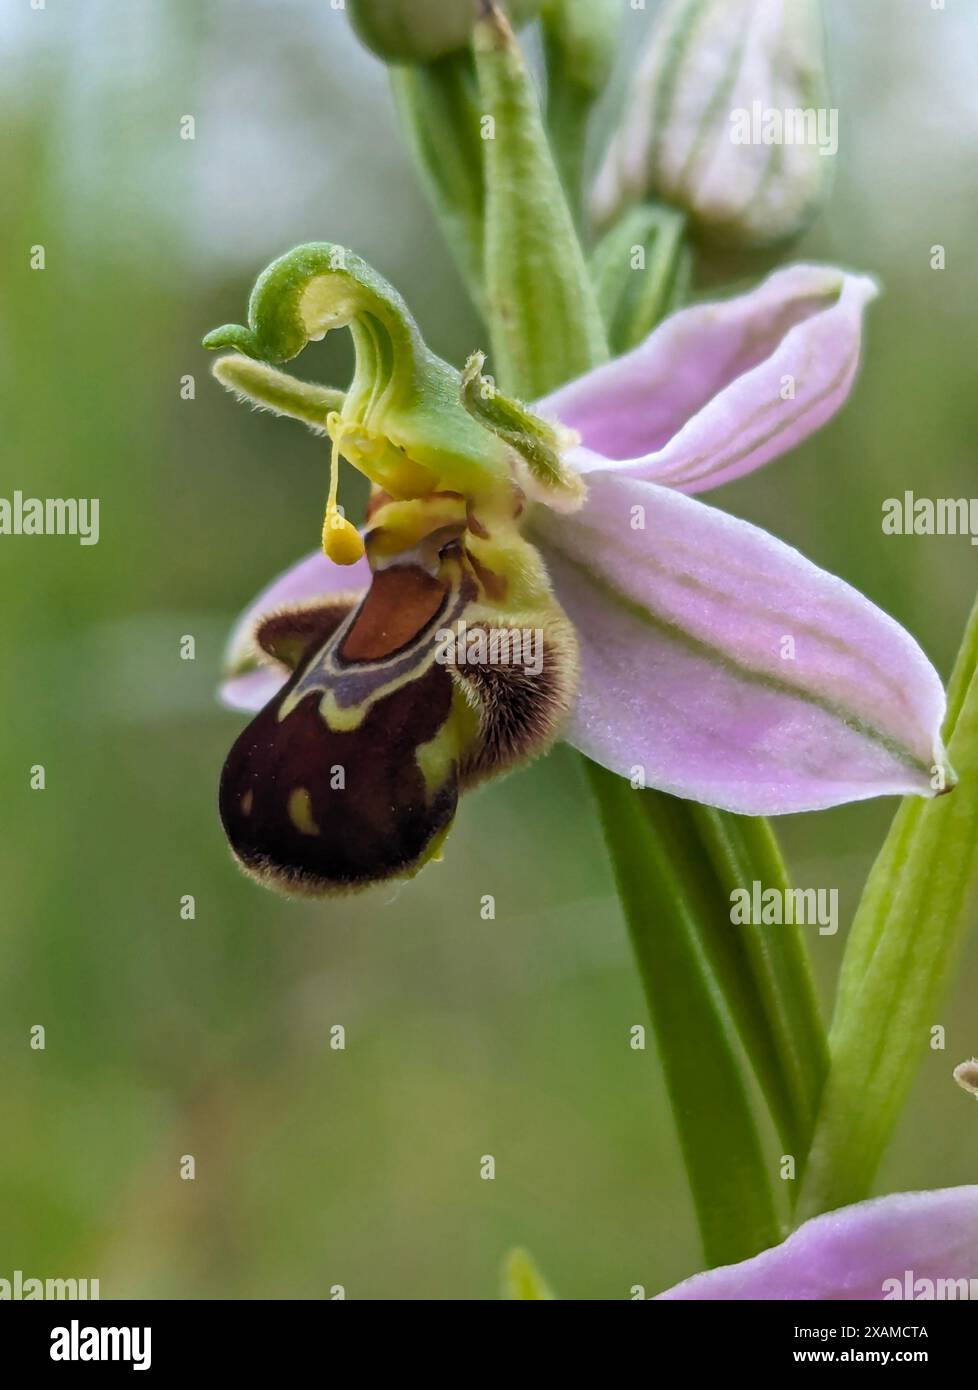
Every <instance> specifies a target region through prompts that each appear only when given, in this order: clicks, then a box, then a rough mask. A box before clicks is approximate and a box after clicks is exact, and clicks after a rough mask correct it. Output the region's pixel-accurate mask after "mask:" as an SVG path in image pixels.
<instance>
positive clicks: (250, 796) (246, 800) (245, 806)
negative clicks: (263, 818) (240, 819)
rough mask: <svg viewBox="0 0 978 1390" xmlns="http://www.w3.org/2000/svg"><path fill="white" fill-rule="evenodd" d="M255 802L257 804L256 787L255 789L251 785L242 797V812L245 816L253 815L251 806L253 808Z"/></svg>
mask: <svg viewBox="0 0 978 1390" xmlns="http://www.w3.org/2000/svg"><path fill="white" fill-rule="evenodd" d="M254 804H255V793H254V789H253V788H252V787H249V788H248V790H247V791H246V792H245V794H244V796H243V797H242V798H241V814H242V815H243V816H250V815H251V808H252V806H253V805H254Z"/></svg>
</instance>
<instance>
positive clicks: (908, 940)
mask: <svg viewBox="0 0 978 1390" xmlns="http://www.w3.org/2000/svg"><path fill="white" fill-rule="evenodd" d="M946 738H947V742H948V748H949V754H950V760H951V763H952V765H953V766H954V767H955V768H956V769H957V772H958V776H959V779H960V780H959V783H958V786H957V787H956V789H955V790H954V792H953V793H952V794H951V795H950V796H941V797H937V798H935V799H934V800H930V801H924V800H921V799H920V798H919V797H908V798H906V800H904V801H903V803H902V804H901V806H900V808H899V810H898V811H897V813H896V816H895V817H894V820H893V824H892V826H891V828H890V833H889V835H888V836H887V838H886V840H885V842H884V844H883V848H882V850H881V851H880V854H879V857H878V858H877V860H876V863H875V864H874V865H873V869H872V872H871V873H870V876H869V879H868V881H867V883H866V888H865V890H864V892H863V896H862V900H861V901H860V904H859V907H858V909H857V912H856V917H855V920H854V922H853V925H852V930H851V931H850V933H849V941H848V944H847V946H846V953H845V956H844V958H843V962H842V971H841V975H840V982H839V993H838V998H837V1004H836V1012H835V1018H834V1020H833V1023H832V1031H831V1034H830V1037H829V1043H830V1048H831V1064H830V1068H829V1074H828V1080H827V1082H826V1086H825V1093H824V1097H823V1100H822V1105H821V1108H820V1112H819V1117H818V1122H817V1125H816V1129H815V1137H814V1140H813V1143H812V1149H811V1155H810V1159H809V1162H808V1167H807V1172H806V1174H805V1178H804V1183H803V1186H802V1190H801V1194H800V1200H799V1218H800V1219H802V1220H804V1219H807V1218H808V1217H810V1216H813V1215H815V1214H816V1213H818V1212H821V1211H830V1210H833V1209H834V1208H836V1207H840V1206H845V1205H847V1204H849V1203H851V1202H856V1201H859V1200H861V1199H862V1198H863V1197H865V1196H866V1195H867V1193H868V1192H869V1190H870V1186H871V1184H872V1181H873V1177H874V1175H875V1173H876V1169H877V1167H878V1165H879V1161H880V1159H881V1157H882V1154H883V1150H884V1149H885V1147H886V1145H887V1143H888V1141H889V1139H890V1136H891V1134H892V1133H893V1129H894V1127H895V1125H896V1122H897V1118H898V1116H899V1113H900V1110H901V1108H902V1107H903V1105H904V1104H905V1102H906V1100H907V1096H908V1094H909V1091H910V1087H911V1084H912V1082H913V1079H914V1075H915V1073H916V1071H917V1068H918V1067H919V1065H920V1063H921V1061H922V1060H923V1058H924V1056H925V1054H926V1051H927V1048H928V1045H929V1041H930V1029H931V1028H932V1027H933V1026H934V1024H935V1023H936V1022H938V1021H939V1017H940V1015H939V1009H940V1004H941V1000H942V998H943V996H944V992H945V989H946V987H947V984H948V980H949V977H950V975H951V972H952V970H953V968H954V962H955V959H956V956H957V952H958V949H959V947H960V944H961V941H962V938H963V937H964V935H965V933H966V931H967V929H968V927H969V926H973V925H974V922H975V917H976V912H978V603H976V604H975V607H974V609H973V611H972V614H971V618H970V620H969V623H968V627H967V630H966V632H965V637H964V641H963V643H962V646H961V650H960V652H959V655H958V660H957V663H956V665H955V669H954V675H953V676H952V678H951V688H950V692H949V697H948V717H947V725H946Z"/></svg>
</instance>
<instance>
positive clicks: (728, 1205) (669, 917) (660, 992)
mask: <svg viewBox="0 0 978 1390" xmlns="http://www.w3.org/2000/svg"><path fill="white" fill-rule="evenodd" d="M587 771H588V774H589V777H590V781H591V787H592V789H593V791H594V795H595V798H596V800H597V803H598V807H599V811H600V816H601V823H602V827H603V829H604V833H605V837H606V839H607V842H608V847H609V850H610V852H611V859H612V864H613V867H614V873H615V879H616V882H617V885H618V892H619V896H620V898H621V903H622V908H623V910H624V913H625V919H626V921H627V923H628V929H629V933H630V935H631V940H632V946H633V947H634V950H635V955H636V957H637V959H638V966H639V971H640V973H641V976H642V983H643V985H644V987H645V993H646V997H647V999H648V1002H649V1010H650V1012H651V1015H652V1025H653V1028H654V1030H655V1035H656V1039H657V1041H658V1047H659V1056H660V1059H661V1062H662V1067H663V1071H664V1073H665V1078H666V1085H667V1088H668V1091H669V1097H670V1100H671V1102H672V1108H673V1112H674V1114H675V1117H676V1123H677V1127H678V1130H679V1140H680V1144H681V1146H682V1151H683V1157H684V1159H685V1165H686V1173H687V1176H688V1179H689V1184H690V1188H691V1190H692V1194H693V1201H694V1203H695V1206H696V1213H697V1218H698V1220H699V1226H700V1235H701V1237H702V1241H703V1250H704V1254H705V1256H706V1262H707V1265H709V1266H713V1265H718V1264H731V1263H733V1262H735V1261H737V1260H743V1259H747V1258H748V1257H749V1256H751V1255H754V1254H756V1253H757V1251H758V1250H763V1249H765V1248H766V1247H767V1246H770V1245H775V1244H777V1242H778V1241H779V1240H780V1239H781V1230H780V1228H779V1225H778V1220H777V1215H776V1213H775V1207H774V1200H773V1196H772V1193H771V1182H770V1176H769V1169H768V1165H767V1163H766V1162H765V1159H764V1155H763V1153H762V1151H761V1145H760V1141H759V1139H758V1134H757V1128H756V1126H755V1123H754V1117H753V1113H752V1110H751V1105H750V1100H749V1096H748V1091H747V1087H746V1085H745V1080H744V1076H743V1067H742V1063H741V1061H740V1058H739V1056H738V1054H737V1051H736V1048H735V1045H734V1038H733V1022H732V1018H731V1014H730V1011H729V1007H728V1000H727V998H726V995H725V993H724V991H723V990H722V989H718V987H717V986H718V980H717V974H716V971H715V968H714V967H715V961H714V959H713V956H712V954H711V952H710V950H709V948H708V945H707V943H706V941H705V939H704V924H708V923H709V921H710V918H711V913H712V909H713V906H714V905H713V904H712V903H711V901H710V895H709V891H708V886H707V884H706V883H704V878H703V873H702V869H703V863H702V853H701V851H700V850H699V847H698V846H697V845H696V843H695V841H693V840H690V837H689V836H688V834H687V833H686V829H685V826H684V825H683V821H682V816H681V815H680V816H677V815H676V814H675V812H676V810H677V808H680V807H682V805H683V803H682V802H675V801H674V800H673V798H671V797H660V796H658V795H656V794H655V793H649V792H636V791H633V790H632V788H631V787H630V786H629V785H628V783H627V782H626V781H625V780H624V779H623V778H621V777H619V776H618V775H617V774H616V773H613V772H607V771H606V770H605V769H604V768H601V767H598V766H597V765H596V764H595V763H589V764H588V765H587Z"/></svg>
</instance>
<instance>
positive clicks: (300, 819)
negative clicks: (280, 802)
mask: <svg viewBox="0 0 978 1390" xmlns="http://www.w3.org/2000/svg"><path fill="white" fill-rule="evenodd" d="M287 810H288V813H289V820H290V821H291V822H292V824H293V825H294V826H295V828H296V830H298V831H299V832H300V834H302V835H320V834H322V831H321V830H320V829H319V826H318V825H317V824H316V822H315V820H314V819H313V814H312V797H311V796H310V795H309V792H308V790H307V789H306V788H305V787H295V788H293V790H292V791H290V792H289V800H288V803H287Z"/></svg>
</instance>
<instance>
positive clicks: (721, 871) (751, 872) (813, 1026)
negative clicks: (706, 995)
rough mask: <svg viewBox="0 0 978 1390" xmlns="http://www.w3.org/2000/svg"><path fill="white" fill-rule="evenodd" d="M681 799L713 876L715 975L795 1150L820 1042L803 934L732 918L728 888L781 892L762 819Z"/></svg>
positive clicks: (783, 874)
mask: <svg viewBox="0 0 978 1390" xmlns="http://www.w3.org/2000/svg"><path fill="white" fill-rule="evenodd" d="M675 804H677V805H679V806H681V807H683V808H684V809H685V812H686V814H687V815H688V816H689V818H690V822H691V825H692V828H693V830H694V832H695V833H696V834H698V836H699V839H700V842H701V844H702V845H703V848H704V849H705V851H706V854H707V856H708V858H709V861H710V867H711V868H712V871H713V874H714V876H715V879H716V887H715V891H714V893H713V903H714V906H716V905H717V904H721V905H722V906H723V907H725V908H727V909H728V910H727V911H726V913H725V914H724V915H723V916H722V918H721V919H720V920H719V922H718V927H719V931H718V933H717V935H716V940H715V945H714V947H713V949H712V950H711V953H710V954H711V959H712V960H713V961H714V963H715V964H716V966H717V972H718V975H719V977H720V979H721V980H723V981H724V988H725V992H726V994H727V996H728V998H729V1001H730V1004H731V1008H732V1009H733V1010H734V1013H735V1020H736V1022H737V1027H738V1031H739V1033H740V1036H741V1039H742V1041H743V1044H744V1047H745V1049H746V1050H747V1053H748V1056H749V1057H750V1058H751V1060H752V1062H753V1064H754V1069H755V1072H756V1073H757V1078H758V1081H759V1082H760V1084H761V1086H762V1088H763V1090H764V1094H765V1097H766V1099H767V1102H768V1105H769V1106H770V1109H771V1114H772V1116H773V1118H774V1121H775V1124H776V1125H777V1127H778V1132H779V1134H780V1135H781V1138H782V1140H783V1142H784V1143H785V1145H786V1146H787V1149H788V1151H789V1152H790V1153H792V1154H793V1155H794V1156H795V1158H796V1159H801V1158H803V1157H804V1155H805V1154H806V1153H807V1150H808V1145H809V1143H810V1142H811V1136H812V1130H813V1128H814V1124H815V1116H816V1109H817V1105H818V1100H819V1096H820V1094H821V1090H822V1086H823V1085H824V1082H825V1074H826V1072H827V1070H828V1061H829V1050H828V1043H827V1040H826V1036H825V1028H824V1025H823V1023H822V1019H821V1016H820V1013H819V1007H818V999H817V996H816V993H815V985H814V981H813V979H812V973H811V967H810V965H809V961H808V954H807V951H806V949H805V941H804V937H803V935H802V932H801V930H800V928H798V927H796V926H787V925H781V926H774V927H766V926H762V925H757V924H753V925H752V924H744V925H736V924H733V923H731V921H730V913H729V904H730V902H731V895H732V893H733V892H734V890H736V889H745V890H746V891H747V892H750V891H751V888H752V885H753V883H755V882H758V883H760V884H761V886H762V890H763V889H767V888H775V889H777V890H778V892H779V893H781V894H782V895H783V894H785V893H787V891H788V887H789V881H788V874H787V870H786V869H785V865H784V860H783V859H782V857H781V851H780V848H779V846H778V842H777V839H776V838H775V834H774V831H773V830H772V828H771V824H770V822H769V821H767V820H765V819H764V818H763V817H762V816H737V815H732V814H731V813H729V812H727V811H718V810H716V809H715V808H714V807H712V806H700V805H699V804H698V803H697V802H693V801H686V802H678V803H675Z"/></svg>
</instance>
